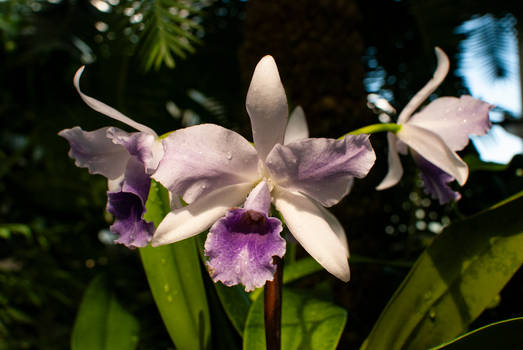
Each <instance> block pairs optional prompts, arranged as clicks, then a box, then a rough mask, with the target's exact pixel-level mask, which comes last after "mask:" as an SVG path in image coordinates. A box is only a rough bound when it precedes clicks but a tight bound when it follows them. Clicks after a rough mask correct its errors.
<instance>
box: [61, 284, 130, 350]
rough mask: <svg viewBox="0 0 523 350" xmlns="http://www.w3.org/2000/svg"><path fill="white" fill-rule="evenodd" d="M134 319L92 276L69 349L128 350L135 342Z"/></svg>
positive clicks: (105, 287) (107, 289)
mask: <svg viewBox="0 0 523 350" xmlns="http://www.w3.org/2000/svg"><path fill="white" fill-rule="evenodd" d="M138 329H139V324H138V320H137V319H136V318H135V317H134V316H133V315H132V314H130V313H129V312H128V311H126V310H125V309H124V308H123V307H122V305H121V304H120V303H119V302H118V300H117V299H116V297H115V295H114V294H113V293H112V292H111V290H110V289H109V288H108V285H107V281H106V279H105V277H104V276H102V275H100V276H97V277H95V278H94V279H93V280H92V282H91V283H90V284H89V286H88V287H87V290H86V291H85V294H84V296H83V299H82V302H81V304H80V308H79V310H78V314H77V316H76V321H75V323H74V327H73V333H72V336H71V349H72V350H120V349H121V350H132V349H135V348H136V345H137V343H138Z"/></svg>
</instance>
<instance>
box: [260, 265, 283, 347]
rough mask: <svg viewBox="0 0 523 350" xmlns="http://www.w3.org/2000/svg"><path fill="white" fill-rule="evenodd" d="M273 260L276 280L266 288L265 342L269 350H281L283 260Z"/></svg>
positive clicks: (267, 284)
mask: <svg viewBox="0 0 523 350" xmlns="http://www.w3.org/2000/svg"><path fill="white" fill-rule="evenodd" d="M273 259H274V260H273V261H274V263H275V264H276V272H275V273H274V279H273V280H272V281H269V282H267V283H266V284H265V288H264V314H265V342H266V344H267V350H280V349H281V300H282V284H283V282H282V281H283V260H282V259H281V258H279V257H276V256H275V257H274V258H273Z"/></svg>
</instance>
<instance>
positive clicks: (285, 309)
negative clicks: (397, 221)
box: [243, 288, 347, 350]
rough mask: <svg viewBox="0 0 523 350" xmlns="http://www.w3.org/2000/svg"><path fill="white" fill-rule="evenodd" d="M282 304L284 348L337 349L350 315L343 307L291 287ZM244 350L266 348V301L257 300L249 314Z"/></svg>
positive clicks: (302, 349)
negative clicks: (264, 307) (264, 304)
mask: <svg viewBox="0 0 523 350" xmlns="http://www.w3.org/2000/svg"><path fill="white" fill-rule="evenodd" d="M282 302H283V305H282V324H281V327H282V329H281V338H282V339H281V341H282V349H285V350H295V349H301V350H307V349H315V350H328V349H336V345H337V344H338V341H339V339H340V336H341V333H342V331H343V328H344V327H345V322H346V321H347V312H346V311H345V310H344V309H343V308H341V307H339V306H337V305H335V304H332V303H330V302H328V301H324V300H320V299H316V298H314V297H312V296H310V294H306V293H304V292H301V291H296V290H291V289H287V288H284V289H283V297H282ZM243 348H244V349H246V350H247V349H248V350H264V349H265V348H266V344H265V330H264V316H263V298H258V299H256V301H255V302H254V303H253V305H252V307H251V309H250V311H249V316H248V317H247V323H246V325H245V331H244V338H243Z"/></svg>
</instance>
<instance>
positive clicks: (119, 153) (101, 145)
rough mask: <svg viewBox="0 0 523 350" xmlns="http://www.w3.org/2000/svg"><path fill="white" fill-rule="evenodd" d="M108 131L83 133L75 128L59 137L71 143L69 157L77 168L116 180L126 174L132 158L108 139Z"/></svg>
mask: <svg viewBox="0 0 523 350" xmlns="http://www.w3.org/2000/svg"><path fill="white" fill-rule="evenodd" d="M108 129H110V128H101V129H97V130H94V131H83V130H82V129H81V128H80V127H78V126H75V127H74V128H72V129H65V130H62V131H60V132H59V133H58V135H60V136H62V137H63V138H65V139H66V140H67V141H69V144H70V146H71V150H70V151H69V157H71V158H73V159H74V160H75V165H76V166H77V167H81V168H88V169H89V172H90V173H91V174H101V175H103V176H105V177H107V178H108V179H110V180H114V179H116V178H118V177H120V176H121V175H122V174H123V173H124V171H125V167H126V166H127V161H128V160H129V158H130V156H129V153H128V152H127V150H126V149H125V148H124V147H123V146H121V145H117V144H114V143H113V142H112V141H111V139H110V138H108V137H107V130H108ZM120 131H121V130H120ZM121 132H123V133H125V132H124V131H121Z"/></svg>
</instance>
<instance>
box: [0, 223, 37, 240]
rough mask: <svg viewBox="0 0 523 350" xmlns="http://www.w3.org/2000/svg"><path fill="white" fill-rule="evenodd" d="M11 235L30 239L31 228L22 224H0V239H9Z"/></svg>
mask: <svg viewBox="0 0 523 350" xmlns="http://www.w3.org/2000/svg"><path fill="white" fill-rule="evenodd" d="M13 234H19V235H22V236H25V237H26V238H28V239H29V238H31V237H32V235H31V228H30V227H29V226H27V225H24V224H0V238H5V239H9V238H11V236H12V235H13Z"/></svg>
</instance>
